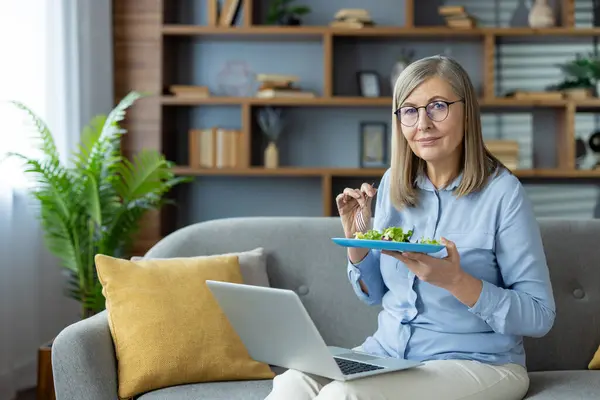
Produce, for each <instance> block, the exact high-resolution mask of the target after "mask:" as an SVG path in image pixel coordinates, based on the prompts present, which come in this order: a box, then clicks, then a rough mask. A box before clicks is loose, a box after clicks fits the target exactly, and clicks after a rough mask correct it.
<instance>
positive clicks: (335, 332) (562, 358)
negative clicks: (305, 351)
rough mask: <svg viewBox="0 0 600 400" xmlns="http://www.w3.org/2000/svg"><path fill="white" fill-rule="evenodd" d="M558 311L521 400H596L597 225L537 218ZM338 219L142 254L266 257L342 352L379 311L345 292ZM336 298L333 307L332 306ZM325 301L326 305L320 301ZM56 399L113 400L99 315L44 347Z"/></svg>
mask: <svg viewBox="0 0 600 400" xmlns="http://www.w3.org/2000/svg"><path fill="white" fill-rule="evenodd" d="M539 223H540V227H541V230H542V235H543V240H544V246H545V249H546V254H547V258H548V262H549V265H550V272H551V276H552V282H553V285H554V293H555V298H556V305H557V318H556V323H555V325H554V328H553V329H552V330H551V332H550V333H549V334H548V335H547V336H545V337H543V338H540V339H528V338H527V339H525V345H526V350H527V365H528V369H529V371H530V375H531V387H530V391H529V394H528V395H527V399H528V400H542V399H544V400H550V399H552V400H567V399H599V398H600V371H589V370H587V365H588V363H589V361H590V359H591V357H592V355H593V354H594V352H595V351H596V349H597V348H598V345H599V344H600V220H553V219H540V220H539ZM341 234H342V230H341V226H340V222H339V219H337V218H319V217H315V218H294V217H280V218H234V219H222V220H214V221H209V222H204V223H199V224H195V225H191V226H188V227H186V228H183V229H180V230H178V231H176V232H174V233H172V234H171V235H169V236H168V237H166V238H164V239H163V240H162V241H161V242H159V243H157V244H156V245H155V246H154V247H153V248H152V249H151V250H150V251H149V252H148V254H147V256H148V257H173V256H195V255H209V254H219V253H227V252H232V251H245V250H251V249H253V248H256V247H264V248H265V250H266V251H267V252H268V260H267V262H268V267H267V268H268V274H269V279H270V283H271V286H274V287H281V288H288V289H293V290H295V291H297V292H298V293H299V294H300V296H301V299H302V300H303V302H304V304H305V306H306V307H307V309H308V311H309V313H310V315H311V316H312V318H313V319H314V321H315V323H316V325H317V327H318V328H319V330H320V332H321V333H322V335H323V336H324V338H325V340H326V342H327V343H328V344H330V345H338V346H346V347H351V346H355V345H357V344H360V343H361V342H362V340H363V339H364V338H365V337H366V336H367V335H369V334H371V333H372V332H373V330H374V329H375V326H376V321H377V313H378V311H379V307H369V306H367V305H365V304H363V303H361V302H360V301H359V300H358V299H357V298H356V296H355V295H354V293H353V291H352V289H351V288H350V286H349V284H348V281H347V278H346V256H345V250H344V249H343V248H341V247H338V246H337V245H335V244H333V242H331V240H330V238H331V237H334V236H340V235H341ZM333 299H335V301H332V300H333ZM327 302H329V304H330V305H329V306H327V307H325V306H324V304H326V303H327ZM52 364H53V370H54V382H55V388H56V395H57V399H58V400H67V399H69V400H75V399H77V400H79V399H85V400H109V399H111V400H112V399H116V398H117V373H116V368H115V365H116V363H115V356H114V348H113V344H112V340H111V335H110V331H109V328H108V324H107V320H106V313H105V312H103V313H100V314H98V315H96V316H94V317H92V318H89V319H87V320H83V321H80V322H77V323H75V324H73V325H71V326H68V327H66V328H65V329H64V330H63V331H62V332H60V334H59V335H58V336H57V337H56V340H55V342H54V347H53V351H52ZM270 389H271V381H268V380H267V381H240V382H223V383H202V384H190V385H182V386H177V387H171V388H166V389H161V390H156V391H153V392H149V393H146V394H144V395H142V396H140V397H139V398H140V399H142V400H155V399H165V400H166V399H177V400H192V399H194V400H199V399H206V400H209V399H210V400H217V399H219V400H221V399H222V400H225V399H227V400H233V399H243V400H254V399H256V400H258V399H264V398H265V396H266V395H267V394H268V393H269V391H270Z"/></svg>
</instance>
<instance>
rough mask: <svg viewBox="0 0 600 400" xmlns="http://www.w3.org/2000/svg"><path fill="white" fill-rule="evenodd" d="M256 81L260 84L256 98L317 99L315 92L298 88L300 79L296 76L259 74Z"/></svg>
mask: <svg viewBox="0 0 600 400" xmlns="http://www.w3.org/2000/svg"><path fill="white" fill-rule="evenodd" d="M256 79H257V80H258V81H259V82H260V87H259V88H258V91H257V93H256V97H260V98H273V97H304V98H311V97H315V94H314V93H313V92H310V91H307V90H302V89H300V88H299V87H298V86H297V84H298V81H299V80H300V79H299V78H298V77H297V76H295V75H276V74H258V75H257V76H256Z"/></svg>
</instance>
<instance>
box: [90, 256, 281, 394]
mask: <svg viewBox="0 0 600 400" xmlns="http://www.w3.org/2000/svg"><path fill="white" fill-rule="evenodd" d="M95 262H96V269H97V271H98V277H99V280H100V283H101V284H102V287H103V293H104V297H105V298H106V309H107V311H108V322H109V327H110V331H111V334H112V337H113V341H114V345H115V353H116V358H117V370H118V382H119V387H118V393H119V397H120V398H129V397H133V396H135V395H138V394H141V393H145V392H148V391H150V390H155V389H159V388H164V387H168V386H174V385H180V384H186V383H198V382H211V381H213V382H214V381H225V380H250V379H269V378H273V377H274V373H273V372H272V371H271V369H270V368H269V366H268V365H267V364H264V363H261V362H257V361H254V360H253V359H252V358H250V356H249V354H248V351H247V350H246V348H245V346H244V344H243V342H242V341H241V339H240V338H239V336H238V335H237V333H236V332H235V331H234V329H233V328H232V327H231V325H230V324H229V321H228V320H227V317H226V316H225V315H224V314H223V312H222V311H221V309H220V307H219V305H218V303H217V301H216V300H215V299H214V297H213V295H212V293H211V292H210V290H209V289H208V287H207V285H206V280H207V279H211V280H218V281H226V282H234V283H243V280H242V275H241V272H240V265H239V261H238V257H237V256H235V255H224V256H222V257H214V256H213V257H206V258H202V257H193V258H170V259H153V260H141V261H130V260H124V259H119V258H113V257H109V256H105V255H101V254H99V255H96V257H95Z"/></svg>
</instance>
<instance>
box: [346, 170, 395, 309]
mask: <svg viewBox="0 0 600 400" xmlns="http://www.w3.org/2000/svg"><path fill="white" fill-rule="evenodd" d="M388 174H389V170H388V171H387V172H386V173H385V174H384V175H383V177H382V178H381V183H380V184H379V189H378V192H377V197H376V200H375V214H374V218H373V228H374V229H377V230H379V231H382V230H383V229H384V224H385V220H386V214H387V213H386V206H387V205H386V204H387V199H388V197H389V192H388ZM380 255H381V251H379V250H374V249H372V250H370V251H369V253H367V255H366V256H365V258H363V259H362V260H360V262H358V263H356V264H353V263H352V262H351V261H350V260H348V279H349V280H350V284H351V285H352V288H353V289H354V292H355V293H356V295H357V296H358V298H359V299H360V300H362V301H363V302H365V303H366V304H369V305H376V304H380V303H381V300H382V299H383V295H384V294H385V293H386V292H387V290H388V289H387V287H386V286H385V283H384V282H383V277H382V276H381V268H380V265H379V259H380ZM361 280H362V282H363V284H364V285H365V286H366V288H367V291H368V292H369V294H366V293H365V292H363V291H362V288H361V287H360V283H359V281H361Z"/></svg>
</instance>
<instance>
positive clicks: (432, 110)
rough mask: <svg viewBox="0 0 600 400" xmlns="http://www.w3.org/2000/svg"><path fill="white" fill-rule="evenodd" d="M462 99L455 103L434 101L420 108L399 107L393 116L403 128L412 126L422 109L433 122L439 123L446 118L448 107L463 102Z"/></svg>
mask: <svg viewBox="0 0 600 400" xmlns="http://www.w3.org/2000/svg"><path fill="white" fill-rule="evenodd" d="M463 101H464V100H463V99H459V100H455V101H444V100H435V101H432V102H431V103H429V104H427V105H426V106H421V107H412V106H405V107H400V108H399V109H397V110H396V111H394V114H395V115H396V117H398V119H399V120H400V123H401V124H402V125H404V126H414V125H415V124H416V123H417V121H418V120H419V109H421V108H424V109H425V112H426V113H427V116H428V117H429V118H430V119H431V120H432V121H435V122H441V121H443V120H445V119H446V118H447V117H448V114H449V111H450V106H451V105H452V104H454V103H458V102H463Z"/></svg>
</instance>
